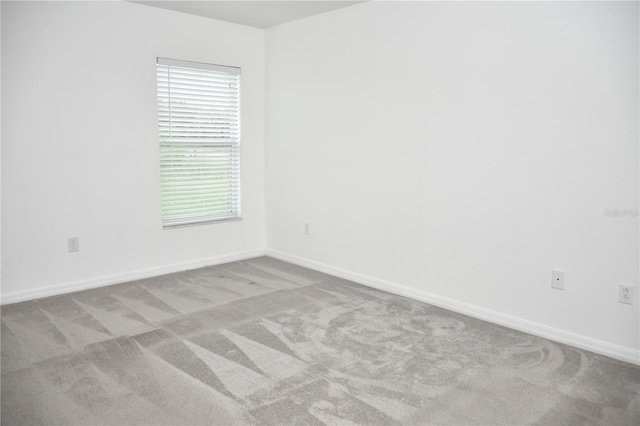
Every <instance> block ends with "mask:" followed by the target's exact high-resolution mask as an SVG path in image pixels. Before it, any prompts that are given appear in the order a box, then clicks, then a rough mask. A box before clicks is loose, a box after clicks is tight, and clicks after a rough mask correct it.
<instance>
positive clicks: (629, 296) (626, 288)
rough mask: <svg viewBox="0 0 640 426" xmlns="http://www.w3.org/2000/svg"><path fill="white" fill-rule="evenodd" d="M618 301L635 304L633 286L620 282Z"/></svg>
mask: <svg viewBox="0 0 640 426" xmlns="http://www.w3.org/2000/svg"><path fill="white" fill-rule="evenodd" d="M618 302H620V303H626V304H628V305H633V286H630V285H624V284H620V289H619V290H618Z"/></svg>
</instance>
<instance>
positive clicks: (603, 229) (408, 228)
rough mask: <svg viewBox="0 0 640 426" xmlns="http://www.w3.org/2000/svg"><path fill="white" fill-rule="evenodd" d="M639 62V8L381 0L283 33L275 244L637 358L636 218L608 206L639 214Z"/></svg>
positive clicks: (275, 76)
mask: <svg viewBox="0 0 640 426" xmlns="http://www.w3.org/2000/svg"><path fill="white" fill-rule="evenodd" d="M638 74H639V66H638V3H637V2H636V3H631V2H629V3H608V2H605V3H586V2H569V3H558V2H548V3H547V2H517V3H515V2H514V3H508V2H471V3H458V2H450V3H440V2H406V3H405V2H368V3H364V4H360V5H356V6H353V7H349V8H345V9H341V10H338V11H335V12H332V13H328V14H324V15H319V16H316V17H312V18H309V19H306V20H303V21H297V22H293V23H289V24H285V25H281V26H278V27H274V28H272V29H269V30H268V31H267V163H266V164H267V249H268V253H270V254H272V255H276V256H280V257H282V258H286V259H289V260H293V261H297V262H299V263H302V264H307V265H312V266H315V267H318V268H324V269H325V270H328V271H333V272H337V273H342V274H343V275H344V276H349V277H354V278H361V281H362V282H370V283H378V284H380V285H381V286H382V287H384V286H385V285H387V286H395V287H394V288H395V290H396V291H399V292H404V293H405V294H412V295H413V296H417V297H422V298H423V299H425V300H434V301H440V302H441V304H443V305H447V306H451V307H457V308H459V310H461V311H466V312H471V313H475V314H478V316H481V317H482V316H483V315H484V317H486V318H489V319H493V320H496V321H497V322H502V323H505V324H510V325H518V324H519V325H520V326H521V327H520V328H522V329H529V330H531V331H534V332H537V333H538V334H546V335H549V336H551V337H555V338H561V340H563V339H564V340H565V341H568V342H571V343H574V344H575V343H581V344H582V346H583V347H593V348H594V349H596V350H600V351H601V352H606V353H611V354H614V355H619V356H622V357H623V358H624V357H625V356H626V359H629V358H634V357H636V358H637V354H638V347H639V342H638V337H639V321H640V320H639V313H638V298H637V294H636V300H635V304H634V305H633V306H629V305H623V304H620V303H618V301H617V297H618V284H619V283H621V282H625V283H629V284H633V285H635V286H636V293H637V292H638V287H637V286H638V267H639V265H638V262H639V260H638V259H639V252H638V218H637V216H636V217H619V218H612V217H605V210H606V209H610V210H613V209H620V210H624V209H638V139H639V135H638V124H639V123H638V116H639V110H638V90H639V88H638ZM304 222H308V223H310V225H311V228H310V230H311V233H310V235H308V236H307V235H304V233H303V223H304ZM552 268H560V269H564V270H566V274H567V275H566V289H565V290H564V291H559V290H554V289H551V287H550V282H551V269H552ZM485 314H486V315H485ZM500 319H502V320H500ZM607 351H608V352H607Z"/></svg>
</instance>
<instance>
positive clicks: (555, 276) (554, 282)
mask: <svg viewBox="0 0 640 426" xmlns="http://www.w3.org/2000/svg"><path fill="white" fill-rule="evenodd" d="M551 287H553V288H555V289H558V290H564V271H561V270H559V269H552V270H551Z"/></svg>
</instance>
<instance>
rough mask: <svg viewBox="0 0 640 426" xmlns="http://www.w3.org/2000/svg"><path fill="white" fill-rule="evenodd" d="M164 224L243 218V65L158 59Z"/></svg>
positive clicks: (172, 224) (166, 225) (168, 225)
mask: <svg viewBox="0 0 640 426" xmlns="http://www.w3.org/2000/svg"><path fill="white" fill-rule="evenodd" d="M157 78H158V118H159V131H160V180H161V194H162V224H163V226H164V227H165V228H166V227H171V226H179V225H187V224H194V223H203V222H213V221H218V220H226V219H236V218H239V217H240V69H239V68H233V67H223V66H219V65H209V64H201V63H197V62H185V61H176V60H173V59H165V58H158V61H157Z"/></svg>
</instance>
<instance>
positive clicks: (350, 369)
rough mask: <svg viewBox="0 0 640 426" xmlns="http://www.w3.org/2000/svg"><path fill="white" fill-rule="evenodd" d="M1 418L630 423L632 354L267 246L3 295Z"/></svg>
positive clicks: (637, 391)
mask: <svg viewBox="0 0 640 426" xmlns="http://www.w3.org/2000/svg"><path fill="white" fill-rule="evenodd" d="M1 314H2V315H1V316H2V364H1V369H2V383H1V385H2V414H1V418H2V424H3V425H43V424H45V425H54V424H65V425H72V424H74V425H101V424H111V425H125V424H146V425H160V424H170V425H183V424H198V425H201V424H202V425H204V424H216V425H223V424H229V425H230V424H235V425H245V424H311V425H315V424H318V425H320V424H329V425H332V424H338V425H350V424H363V425H392V424H410V425H424V424H451V425H461V424H492V425H493V424H509V425H511V424H540V425H551V424H558V425H560V424H562V425H565V424H577V425H585V424H602V425H616V424H620V425H622V424H624V425H638V424H640V368H638V367H636V366H633V365H630V364H626V363H623V362H619V361H616V360H613V359H610V358H606V357H603V356H599V355H595V354H593V353H589V352H586V351H583V350H579V349H575V348H572V347H569V346H565V345H561V344H558V343H554V342H550V341H548V340H544V339H541V338H537V337H533V336H530V335H527V334H524V333H520V332H516V331H513V330H509V329H506V328H503V327H499V326H496V325H492V324H489V323H486V322H483V321H479V320H476V319H473V318H469V317H465V316H463V315H458V314H455V313H452V312H449V311H446V310H443V309H439V308H436V307H433V306H430V305H427V304H424V303H419V302H416V301H412V300H409V299H405V298H402V297H398V296H395V295H391V294H388V293H384V292H380V291H376V290H372V289H369V288H366V287H362V286H360V285H356V284H354V283H351V282H348V281H345V280H341V279H338V278H334V277H331V276H328V275H324V274H321V273H318V272H314V271H311V270H308V269H304V268H300V267H297V266H294V265H290V264H287V263H284V262H280V261H277V260H274V259H271V258H268V257H261V258H256V259H252V260H247V261H242V262H234V263H230V264H226V265H221V266H216V267H208V268H202V269H198V270H194V271H188V272H183V273H177V274H171V275H166V276H162V277H158V278H153V279H147V280H141V281H136V282H131V283H126V284H119V285H114V286H109V287H103V288H100V289H95V290H88V291H82V292H77V293H72V294H67V295H62V296H56V297H51V298H46V299H40V300H36V301H30V302H24V303H18V304H13V305H7V306H3V307H2V309H1Z"/></svg>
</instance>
